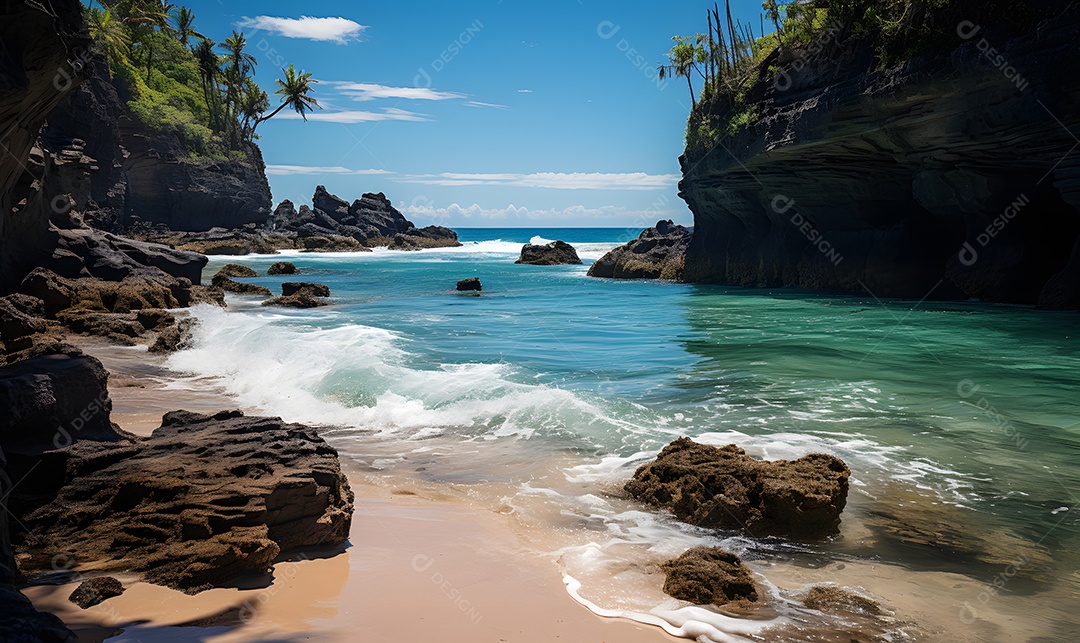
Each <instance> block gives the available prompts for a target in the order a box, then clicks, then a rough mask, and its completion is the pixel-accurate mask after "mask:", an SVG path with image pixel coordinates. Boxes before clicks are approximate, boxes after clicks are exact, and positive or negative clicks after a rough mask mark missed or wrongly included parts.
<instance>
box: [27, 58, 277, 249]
mask: <svg viewBox="0 0 1080 643" xmlns="http://www.w3.org/2000/svg"><path fill="white" fill-rule="evenodd" d="M88 74H89V78H88V80H87V82H85V83H83V84H82V86H80V87H79V88H78V89H77V90H76V91H74V92H73V93H72V94H71V95H70V96H68V97H67V98H65V99H64V100H63V101H61V103H60V104H59V105H58V106H57V107H56V109H54V110H53V111H52V112H51V113H50V114H49V125H48V127H47V128H46V130H45V131H44V133H43V136H42V138H43V141H44V143H45V146H46V148H47V149H48V151H49V152H52V153H54V154H55V153H58V152H59V151H60V150H62V149H64V148H66V147H68V146H69V144H70V142H71V141H72V140H81V141H82V143H83V145H82V150H81V151H82V152H83V153H84V154H85V155H86V156H87V157H89V158H90V160H91V161H93V163H91V164H88V165H87V167H86V170H85V171H83V172H81V174H82V176H83V177H84V178H83V179H82V180H83V183H84V184H85V187H84V188H83V189H81V190H79V191H78V192H79V193H80V196H78V197H76V203H77V204H78V207H77V209H78V210H79V211H81V212H85V215H86V218H87V220H88V222H90V223H92V224H93V225H94V226H95V227H97V228H101V229H104V230H109V231H111V232H125V233H126V232H127V231H128V230H131V229H132V228H134V227H138V226H140V225H148V224H149V225H153V224H160V225H164V226H166V227H168V228H169V229H171V230H177V231H206V230H210V229H211V228H214V227H223V228H240V227H241V226H243V225H245V224H251V223H254V224H259V225H262V224H265V223H266V221H267V220H268V219H269V217H270V208H271V207H272V202H271V197H270V185H269V183H268V182H267V179H266V174H265V165H264V163H263V159H262V154H261V152H260V151H259V149H258V148H257V147H255V146H251V147H250V148H249V149H247V150H245V154H244V155H243V158H242V159H239V158H230V159H229V160H217V159H210V158H203V159H197V160H196V159H192V157H191V154H190V150H189V149H188V146H186V145H185V144H184V143H183V142H182V141H181V140H179V138H178V137H177V136H176V135H174V134H168V133H163V132H158V131H155V130H153V129H151V128H150V127H147V126H146V125H145V124H143V123H142V122H140V121H139V120H138V118H137V117H135V116H134V115H132V114H131V113H130V112H129V110H128V108H127V106H126V105H125V104H124V102H123V100H121V98H120V96H119V94H118V91H117V85H116V84H114V82H113V81H112V80H110V79H109V77H108V73H107V66H106V63H105V59H104V58H103V57H101V56H100V55H98V56H94V57H92V58H91V59H90V60H89V64H88Z"/></svg>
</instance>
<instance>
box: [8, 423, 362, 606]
mask: <svg viewBox="0 0 1080 643" xmlns="http://www.w3.org/2000/svg"><path fill="white" fill-rule="evenodd" d="M54 457H57V458H59V459H60V461H58V462H56V463H54V464H53V465H52V466H50V469H51V473H52V474H53V475H55V476H57V477H58V479H57V480H55V481H54V485H55V489H56V491H55V498H53V499H52V500H51V501H48V502H47V503H46V504H43V505H42V506H40V507H38V508H36V509H34V510H32V511H30V512H29V513H28V514H27V515H24V516H22V518H21V521H22V523H23V524H25V525H26V527H27V529H28V530H29V533H28V535H27V536H26V539H25V542H22V543H20V544H19V546H18V548H17V552H18V560H19V564H20V567H21V568H22V569H23V570H24V571H26V572H28V573H33V572H44V571H48V570H50V569H52V564H53V563H52V561H54V560H55V559H56V557H57V556H62V557H64V559H65V560H72V561H77V565H76V568H75V569H74V571H78V570H79V567H80V566H84V567H89V568H92V569H94V570H95V571H112V570H115V571H122V570H123V571H130V572H134V573H138V574H141V575H142V576H143V578H144V579H145V580H146V581H147V582H151V583H157V584H160V585H165V586H168V587H173V588H177V589H181V590H186V591H198V590H201V589H205V588H208V587H211V586H220V585H222V584H223V583H226V582H229V581H231V580H233V579H235V578H237V577H238V576H242V575H247V574H258V573H263V572H265V571H267V569H269V567H270V565H271V564H272V563H273V562H274V561H275V560H276V559H277V557H278V555H279V554H280V553H281V552H284V551H288V550H292V549H298V548H304V547H314V546H317V545H320V546H323V545H340V544H342V543H344V542H345V541H346V539H347V538H348V534H349V526H350V523H351V521H352V507H353V504H352V503H353V494H352V491H351V490H350V488H349V484H348V480H347V479H346V478H345V476H344V474H343V473H342V472H341V467H340V466H339V463H338V459H337V453H336V452H335V451H334V449H333V448H331V447H330V446H329V445H327V444H326V442H324V441H323V440H322V438H320V437H319V436H318V434H317V433H316V432H315V430H314V429H311V428H308V427H305V426H302V425H299V424H286V423H284V422H282V421H281V420H280V419H278V418H260V417H245V416H244V415H243V414H242V413H241V412H239V411H230V412H222V413H218V414H216V415H213V416H209V415H199V414H196V413H190V412H187V411H174V412H172V413H169V414H167V415H165V416H164V418H162V423H161V427H160V428H158V429H157V430H155V431H154V433H153V434H152V435H151V436H150V438H148V439H143V440H138V439H133V440H129V441H127V442H125V443H123V444H119V445H117V444H102V443H96V442H79V443H77V444H75V445H73V446H71V447H68V448H66V449H64V450H62V451H60V452H58V454H57V455H56V456H54Z"/></svg>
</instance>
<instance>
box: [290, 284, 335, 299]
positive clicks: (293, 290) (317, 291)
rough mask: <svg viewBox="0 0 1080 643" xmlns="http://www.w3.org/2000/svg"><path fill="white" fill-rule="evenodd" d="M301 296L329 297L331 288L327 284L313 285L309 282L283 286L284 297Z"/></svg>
mask: <svg viewBox="0 0 1080 643" xmlns="http://www.w3.org/2000/svg"><path fill="white" fill-rule="evenodd" d="M300 294H308V295H311V296H312V297H329V296H330V286H327V285H325V284H313V283H311V282H307V281H302V282H295V283H290V282H286V283H283V284H281V296H282V297H292V296H293V295H300Z"/></svg>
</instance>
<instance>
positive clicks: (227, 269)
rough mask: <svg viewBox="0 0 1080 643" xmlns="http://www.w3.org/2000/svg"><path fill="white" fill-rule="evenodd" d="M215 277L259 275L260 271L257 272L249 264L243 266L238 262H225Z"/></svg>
mask: <svg viewBox="0 0 1080 643" xmlns="http://www.w3.org/2000/svg"><path fill="white" fill-rule="evenodd" d="M214 276H215V277H258V276H259V273H257V272H255V271H254V270H252V269H251V268H248V267H247V266H241V265H240V264H238V263H230V264H225V266H223V267H222V268H221V270H218V271H217V274H216V275H214Z"/></svg>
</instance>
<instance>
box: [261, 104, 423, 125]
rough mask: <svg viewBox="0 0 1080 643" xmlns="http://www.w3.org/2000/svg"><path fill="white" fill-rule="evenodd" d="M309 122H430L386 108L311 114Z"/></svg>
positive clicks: (287, 115) (291, 115)
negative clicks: (369, 110)
mask: <svg viewBox="0 0 1080 643" xmlns="http://www.w3.org/2000/svg"><path fill="white" fill-rule="evenodd" d="M278 118H279V119H282V120H289V121H297V120H301V118H300V115H299V114H297V113H296V112H289V111H284V112H281V115H280V116H278ZM307 119H308V120H309V121H316V122H322V123H344V124H346V125H351V124H354V123H370V122H374V121H412V122H427V121H430V120H431V119H429V118H428V117H427V116H426V115H425V114H417V113H416V112H409V111H406V110H404V109H395V108H392V107H391V108H388V109H384V110H383V111H381V112H365V111H361V110H342V111H339V112H325V111H324V112H312V113H310V114H308V115H307Z"/></svg>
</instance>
